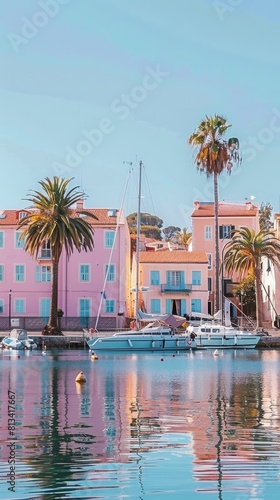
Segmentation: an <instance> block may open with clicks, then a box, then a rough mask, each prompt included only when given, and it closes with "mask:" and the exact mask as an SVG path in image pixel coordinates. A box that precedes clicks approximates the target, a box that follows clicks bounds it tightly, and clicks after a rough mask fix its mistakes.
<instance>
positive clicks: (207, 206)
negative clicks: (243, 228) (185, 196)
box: [191, 202, 258, 217]
mask: <svg viewBox="0 0 280 500" xmlns="http://www.w3.org/2000/svg"><path fill="white" fill-rule="evenodd" d="M194 205H195V206H194V210H193V212H192V215H191V216H192V217H214V203H206V202H195V204H194ZM257 213H258V207H257V206H256V205H253V203H251V202H247V203H219V216H220V217H240V216H242V217H255V216H256V215H257Z"/></svg>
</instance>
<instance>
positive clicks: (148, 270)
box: [132, 249, 208, 316]
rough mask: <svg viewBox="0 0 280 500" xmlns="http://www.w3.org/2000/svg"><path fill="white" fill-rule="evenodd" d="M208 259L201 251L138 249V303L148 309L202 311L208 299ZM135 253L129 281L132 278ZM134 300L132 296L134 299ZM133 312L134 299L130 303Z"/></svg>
mask: <svg viewBox="0 0 280 500" xmlns="http://www.w3.org/2000/svg"><path fill="white" fill-rule="evenodd" d="M207 266H208V260H207V255H206V253H205V252H203V251H202V252H188V251H186V250H172V251H170V250H165V249H163V250H156V251H145V252H140V263H139V270H140V276H139V286H140V288H142V287H144V290H146V288H147V290H146V291H142V292H141V293H140V294H139V302H140V303H139V306H141V307H142V309H144V310H146V311H147V312H148V313H153V314H165V313H167V314H177V315H179V316H183V315H184V314H185V313H187V314H190V312H194V311H196V312H204V311H206V310H207V303H208V282H207V280H208V269H207ZM135 278H136V262H135V255H134V258H133V265H132V285H134V286H135V282H136V279H135ZM134 302H135V299H134ZM133 309H134V312H135V303H134V304H133Z"/></svg>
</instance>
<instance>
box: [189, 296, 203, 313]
mask: <svg viewBox="0 0 280 500" xmlns="http://www.w3.org/2000/svg"><path fill="white" fill-rule="evenodd" d="M191 312H192V313H193V312H198V313H200V312H202V311H201V299H192V301H191Z"/></svg>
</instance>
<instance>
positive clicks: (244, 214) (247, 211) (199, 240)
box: [192, 201, 259, 314]
mask: <svg viewBox="0 0 280 500" xmlns="http://www.w3.org/2000/svg"><path fill="white" fill-rule="evenodd" d="M218 215H219V252H220V261H221V262H222V261H223V249H224V246H225V245H226V243H227V242H228V241H229V240H230V239H231V231H232V230H233V229H241V228H242V227H247V228H250V229H254V230H255V231H256V232H258V231H259V211H258V207H257V206H256V205H254V204H253V203H252V202H251V201H247V202H246V203H229V202H220V203H219V212H218ZM192 249H193V250H195V251H204V252H206V253H207V256H208V277H209V279H208V286H209V302H208V311H206V312H208V313H209V314H213V312H214V307H213V304H214V291H215V221H214V203H213V202H199V201H195V202H194V210H193V212H192ZM234 281H236V279H235V277H233V278H230V277H228V276H227V275H226V273H225V272H224V295H225V296H226V297H229V298H231V297H232V285H233V283H234Z"/></svg>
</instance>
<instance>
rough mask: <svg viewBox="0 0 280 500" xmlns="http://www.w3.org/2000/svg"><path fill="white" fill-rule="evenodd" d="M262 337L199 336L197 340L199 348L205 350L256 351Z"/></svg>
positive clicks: (250, 335)
mask: <svg viewBox="0 0 280 500" xmlns="http://www.w3.org/2000/svg"><path fill="white" fill-rule="evenodd" d="M260 338H261V337H260V335H254V334H248V335H245V334H240V335H238V334H237V335H218V334H212V335H211V334H210V335H207V334H204V335H200V334H198V335H197V337H196V338H195V340H196V343H197V348H198V349H199V348H205V349H209V348H211V349H254V348H255V347H256V345H257V344H258V342H259V340H260Z"/></svg>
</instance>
